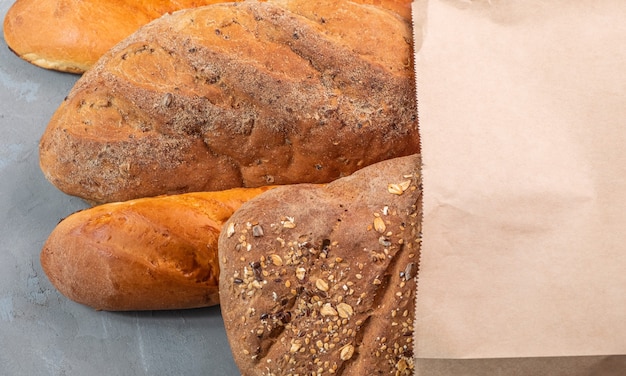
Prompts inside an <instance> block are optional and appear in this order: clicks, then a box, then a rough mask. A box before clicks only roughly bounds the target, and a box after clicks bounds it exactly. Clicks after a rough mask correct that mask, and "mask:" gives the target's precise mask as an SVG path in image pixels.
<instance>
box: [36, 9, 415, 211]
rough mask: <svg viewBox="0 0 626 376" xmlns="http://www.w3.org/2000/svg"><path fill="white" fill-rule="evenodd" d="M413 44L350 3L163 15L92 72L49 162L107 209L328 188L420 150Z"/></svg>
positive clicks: (75, 191) (65, 116)
mask: <svg viewBox="0 0 626 376" xmlns="http://www.w3.org/2000/svg"><path fill="white" fill-rule="evenodd" d="M411 40H412V34H411V30H410V26H409V24H408V23H407V22H406V21H405V20H404V19H402V18H401V17H399V16H398V15H397V14H395V13H393V12H391V11H387V10H384V9H382V8H380V7H376V6H372V5H363V4H357V3H353V2H347V1H346V2H344V1H340V2H338V1H330V0H320V1H310V0H285V1H276V2H272V3H269V2H268V3H260V2H255V1H250V2H240V3H224V4H215V5H209V6H206V7H201V8H194V9H187V10H183V11H179V12H176V13H173V14H171V15H166V16H163V17H161V18H159V19H157V20H155V21H153V22H152V23H150V24H148V25H146V26H144V27H143V28H141V29H140V30H139V31H137V32H136V33H135V34H133V35H132V36H131V37H129V38H128V39H126V40H124V41H123V42H122V43H120V44H119V45H117V46H116V47H114V48H113V49H112V50H111V51H109V53H107V54H106V55H105V56H104V57H103V58H102V59H101V60H100V61H99V62H98V63H97V64H96V65H95V66H94V67H93V68H92V69H90V70H89V71H88V72H87V73H85V74H84V75H83V76H82V77H81V79H80V80H79V81H78V82H77V83H76V85H75V87H74V88H73V89H72V90H71V92H70V93H69V95H68V96H67V98H66V100H65V101H63V103H62V104H61V105H60V107H59V108H58V110H57V111H56V112H55V114H54V115H53V117H52V119H51V121H50V123H49V125H48V127H47V129H46V131H45V132H44V135H43V137H42V139H41V143H40V165H41V168H42V170H43V172H44V174H45V176H46V178H47V179H49V180H50V181H51V182H52V183H53V184H54V185H55V186H57V187H58V188H59V189H61V190H62V191H64V192H66V193H68V194H70V195H75V196H79V197H82V198H84V199H86V200H88V201H91V202H94V203H102V202H110V201H125V200H129V199H133V198H138V197H146V196H155V195H160V194H174V193H184V192H189V191H213V190H223V189H228V188H232V187H257V186H262V185H268V184H292V183H305V182H307V183H326V182H329V181H332V180H334V179H337V178H339V177H342V176H346V175H349V174H351V173H352V172H354V171H356V170H358V169H360V168H362V167H365V166H367V165H370V164H372V163H375V162H378V161H381V160H385V159H390V158H394V157H398V156H404V155H410V154H413V153H416V152H417V151H418V147H419V137H418V129H417V113H416V100H415V87H414V78H413V77H414V74H413V68H412V45H411Z"/></svg>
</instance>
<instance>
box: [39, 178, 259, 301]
mask: <svg viewBox="0 0 626 376" xmlns="http://www.w3.org/2000/svg"><path fill="white" fill-rule="evenodd" d="M269 189H271V187H263V188H254V189H233V190H227V191H221V192H208V193H190V194H186V195H176V196H165V197H154V198H144V199H137V200H132V201H128V202H120V203H110V204H106V205H101V206H97V207H93V208H90V209H86V210H83V211H80V212H77V213H74V214H72V215H70V216H69V217H67V218H65V219H64V220H62V221H61V222H60V223H59V224H58V225H57V227H56V228H55V229H54V230H53V231H52V233H51V234H50V236H49V237H48V239H47V241H46V242H45V244H44V246H43V249H42V251H41V255H40V259H41V265H42V267H43V270H44V272H45V273H46V275H47V276H48V279H49V280H50V281H51V282H52V284H53V285H54V286H55V287H56V288H57V289H58V290H59V291H60V292H61V293H62V294H64V295H65V296H66V297H68V298H69V299H71V300H73V301H76V302H78V303H81V304H84V305H87V306H89V307H92V308H94V309H97V310H108V311H128V310H160V309H185V308H197V307H206V306H211V305H215V304H218V303H219V295H218V279H219V265H218V260H217V240H218V236H219V234H220V231H221V228H222V225H223V223H224V222H225V221H226V220H227V219H228V218H229V217H230V216H231V215H232V213H233V212H234V211H235V210H236V209H237V208H239V206H241V204H242V203H244V202H245V201H247V200H249V199H251V198H252V197H255V196H257V195H259V194H261V193H263V192H265V191H267V190H269Z"/></svg>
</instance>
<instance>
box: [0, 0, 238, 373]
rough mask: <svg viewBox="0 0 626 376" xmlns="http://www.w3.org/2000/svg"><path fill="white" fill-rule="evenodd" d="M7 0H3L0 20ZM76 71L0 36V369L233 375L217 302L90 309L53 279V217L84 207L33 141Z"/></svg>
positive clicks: (11, 371) (231, 361)
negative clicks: (48, 264)
mask: <svg viewBox="0 0 626 376" xmlns="http://www.w3.org/2000/svg"><path fill="white" fill-rule="evenodd" d="M12 3H13V1H12V0H0V15H1V16H2V20H3V19H4V15H5V13H6V11H7V9H8V8H9V7H10V6H11V4H12ZM77 78H78V77H77V76H75V75H70V74H62V73H57V72H53V71H47V70H44V69H41V68H37V67H35V66H32V65H30V64H28V63H26V62H24V61H22V60H20V59H19V58H17V57H16V56H15V55H14V54H13V53H12V52H11V51H9V49H8V48H7V45H6V43H5V41H4V38H2V40H1V43H0V375H1V376H22V375H25V376H39V375H41V376H47V375H55V376H56V375H64V376H70V375H71V376H82V375H85V376H91V375H106V376H114V375H119V376H134V375H164V376H165V375H220V376H222V375H225V376H229V375H239V372H238V371H237V369H236V367H235V365H234V363H233V360H232V356H231V354H230V349H229V347H228V343H227V340H226V335H225V333H224V326H223V323H222V319H221V316H220V311H219V308H217V307H215V308H208V309H198V310H188V311H165V312H129V313H112V312H96V311H94V310H92V309H90V308H87V307H84V306H81V305H79V304H76V303H74V302H72V301H69V300H67V299H66V298H65V297H63V296H62V295H60V294H59V293H58V292H57V291H56V290H55V289H54V288H53V287H52V285H51V284H50V283H49V281H48V279H47V278H46V276H45V274H44V273H43V271H42V270H41V266H40V264H39V252H40V250H41V246H42V244H43V242H44V241H45V239H46V238H47V236H48V234H49V233H50V231H52V229H53V228H54V226H55V225H56V223H57V222H58V220H59V219H60V218H62V217H65V216H67V215H68V214H70V213H72V212H73V211H76V210H78V209H81V208H84V207H86V205H85V204H84V203H83V202H82V201H81V200H79V199H76V198H73V197H69V196H67V195H64V194H63V193H61V192H60V191H58V190H57V189H56V188H55V187H53V186H52V185H51V184H49V183H48V182H47V181H46V180H45V178H44V177H43V175H42V173H41V171H40V170H39V166H38V151H37V144H38V141H39V138H40V137H41V134H42V132H43V130H44V128H45V126H46V124H47V122H48V120H49V118H50V116H51V115H52V113H53V111H54V110H55V109H56V108H57V106H58V105H59V104H60V103H61V101H62V100H63V98H64V97H65V96H66V95H67V93H68V92H69V90H70V89H71V87H72V86H73V85H74V83H75V82H76V80H77Z"/></svg>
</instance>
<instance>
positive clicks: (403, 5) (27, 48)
mask: <svg viewBox="0 0 626 376" xmlns="http://www.w3.org/2000/svg"><path fill="white" fill-rule="evenodd" d="M227 1H237V0H227ZM239 1H241V0H239ZM221 2H225V1H223V0H158V1H157V0H106V1H103V0H17V1H15V3H13V5H12V6H11V8H9V10H8V11H7V14H6V16H5V18H4V29H3V30H4V38H5V41H6V42H7V44H8V46H9V47H10V48H11V49H12V50H13V51H14V52H15V53H16V54H17V55H18V56H19V57H21V58H22V59H24V60H26V61H28V62H30V63H32V64H34V65H37V66H40V67H42V68H48V69H55V70H59V71H64V72H71V73H83V72H84V71H86V70H87V69H89V68H90V67H91V66H92V65H93V64H95V63H96V61H97V60H98V59H99V58H100V57H101V56H102V55H104V54H105V53H106V52H107V51H108V50H109V49H111V48H112V47H113V46H115V45H116V44H117V43H119V42H121V41H122V40H123V39H124V38H126V37H128V36H129V35H130V34H132V33H133V32H135V31H137V29H139V28H140V27H141V26H143V25H145V24H146V23H148V22H150V21H152V20H154V19H156V18H159V17H161V16H162V15H164V14H166V13H171V12H174V11H177V10H180V9H186V8H195V7H199V6H204V5H209V4H214V3H221ZM357 2H360V3H364V4H374V5H378V6H381V7H383V8H386V9H390V10H393V11H395V12H397V13H398V14H400V15H401V16H402V17H404V18H405V19H407V20H409V19H410V3H411V1H409V0H357Z"/></svg>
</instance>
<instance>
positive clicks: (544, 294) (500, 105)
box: [413, 0, 626, 376]
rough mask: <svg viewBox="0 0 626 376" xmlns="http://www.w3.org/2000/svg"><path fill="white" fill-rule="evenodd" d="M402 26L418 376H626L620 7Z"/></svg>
mask: <svg viewBox="0 0 626 376" xmlns="http://www.w3.org/2000/svg"><path fill="white" fill-rule="evenodd" d="M413 17H414V33H415V54H416V56H415V69H416V85H417V97H418V111H419V121H420V129H421V140H422V158H423V166H422V170H423V184H424V193H423V194H424V197H423V198H424V218H423V241H422V255H421V259H420V272H419V276H418V291H417V299H416V304H417V306H416V322H415V367H416V368H415V369H416V375H419V376H421V375H426V376H430V375H455V376H457V375H468V376H472V375H477V376H478V375H480V376H485V375H486V376H489V375H550V376H554V375H564V376H565V375H567V376H570V375H626V355H625V354H626V1H622V0H613V1H611V0H544V1H539V0H527V1H520V0H517V1H516V0H508V1H505V0H491V1H489V0H477V1H470V0H430V1H429V0H419V1H415V2H414V4H413Z"/></svg>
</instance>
